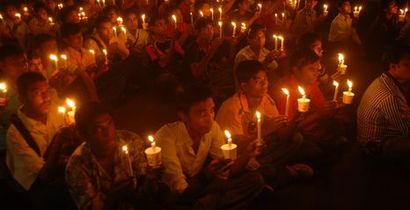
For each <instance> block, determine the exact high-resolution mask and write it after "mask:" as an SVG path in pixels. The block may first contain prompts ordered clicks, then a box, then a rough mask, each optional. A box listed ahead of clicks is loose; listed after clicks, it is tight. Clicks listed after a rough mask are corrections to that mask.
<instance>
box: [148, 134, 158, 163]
mask: <svg viewBox="0 0 410 210" xmlns="http://www.w3.org/2000/svg"><path fill="white" fill-rule="evenodd" d="M148 140H149V141H150V142H151V147H149V148H147V149H145V155H146V156H147V162H148V165H149V166H151V167H152V168H158V167H160V166H161V147H158V146H156V144H155V139H154V137H153V136H148Z"/></svg>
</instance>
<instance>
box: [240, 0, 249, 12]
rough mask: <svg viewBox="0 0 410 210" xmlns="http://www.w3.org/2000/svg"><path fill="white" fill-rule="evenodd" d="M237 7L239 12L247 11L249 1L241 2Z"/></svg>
mask: <svg viewBox="0 0 410 210" xmlns="http://www.w3.org/2000/svg"><path fill="white" fill-rule="evenodd" d="M238 7H239V9H240V10H243V11H248V10H249V7H250V4H249V1H248V0H243V2H242V3H240V4H239V5H238Z"/></svg>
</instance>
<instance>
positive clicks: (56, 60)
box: [49, 54, 58, 70]
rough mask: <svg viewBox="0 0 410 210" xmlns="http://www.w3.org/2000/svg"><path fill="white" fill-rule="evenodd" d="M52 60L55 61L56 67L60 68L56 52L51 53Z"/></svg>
mask: <svg viewBox="0 0 410 210" xmlns="http://www.w3.org/2000/svg"><path fill="white" fill-rule="evenodd" d="M49 58H50V60H52V61H54V67H55V68H56V70H58V57H57V55H56V54H51V55H50V56H49Z"/></svg>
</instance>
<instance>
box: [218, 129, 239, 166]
mask: <svg viewBox="0 0 410 210" xmlns="http://www.w3.org/2000/svg"><path fill="white" fill-rule="evenodd" d="M224 132H225V136H226V138H227V143H226V144H224V145H222V146H221V149H222V153H223V155H224V158H225V160H228V159H229V160H236V158H237V147H238V146H237V145H236V144H233V143H232V136H231V133H230V132H229V131H228V130H225V131H224Z"/></svg>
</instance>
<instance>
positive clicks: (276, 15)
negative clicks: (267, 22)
mask: <svg viewBox="0 0 410 210" xmlns="http://www.w3.org/2000/svg"><path fill="white" fill-rule="evenodd" d="M275 24H276V25H277V24H278V13H275Z"/></svg>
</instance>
